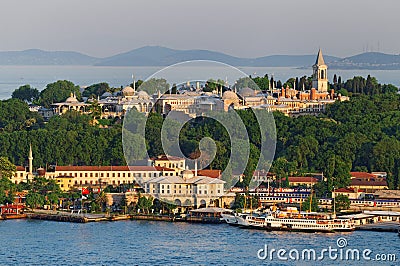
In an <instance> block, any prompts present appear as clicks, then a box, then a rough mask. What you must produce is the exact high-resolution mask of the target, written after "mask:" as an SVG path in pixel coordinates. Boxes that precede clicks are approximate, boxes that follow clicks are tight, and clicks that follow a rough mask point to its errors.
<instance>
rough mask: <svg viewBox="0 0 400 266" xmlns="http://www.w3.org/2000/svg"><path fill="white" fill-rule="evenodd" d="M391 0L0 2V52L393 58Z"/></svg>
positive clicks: (399, 41) (399, 6)
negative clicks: (370, 54) (369, 53)
mask: <svg viewBox="0 0 400 266" xmlns="http://www.w3.org/2000/svg"><path fill="white" fill-rule="evenodd" d="M399 10H400V1H397V0H379V1H378V0H375V1H372V0H336V1H327V0H325V1H324V0H319V1H316V0H271V1H267V0H259V1H255V0H250V1H249V0H246V1H234V0H230V1H228V0H214V1H210V0H196V1H193V0H159V1H151V0H105V1H103V0H65V1H61V0H34V1H33V0H3V1H1V3H0V34H1V39H0V40H1V41H0V50H1V51H5V50H24V49H30V48H39V49H44V50H73V51H79V52H83V53H86V54H89V55H92V56H109V55H113V54H116V53H119V52H125V51H129V50H131V49H135V48H139V47H142V46H145V45H160V46H166V47H170V48H176V49H209V50H215V51H221V52H225V53H228V54H231V55H234V56H241V57H257V56H263V55H271V54H314V53H316V50H317V49H318V48H319V47H321V48H322V49H323V51H324V53H325V54H330V55H337V56H348V55H353V54H356V53H361V52H363V51H364V50H366V49H367V47H368V50H373V51H378V48H379V51H381V52H387V53H395V54H399V53H400V14H399Z"/></svg>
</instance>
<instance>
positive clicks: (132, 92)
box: [122, 86, 135, 96]
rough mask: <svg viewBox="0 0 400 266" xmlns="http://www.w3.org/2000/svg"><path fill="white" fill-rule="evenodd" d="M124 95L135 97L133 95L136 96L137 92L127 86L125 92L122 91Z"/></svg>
mask: <svg viewBox="0 0 400 266" xmlns="http://www.w3.org/2000/svg"><path fill="white" fill-rule="evenodd" d="M122 94H123V95H124V96H133V94H135V90H134V89H133V88H132V87H130V86H126V87H125V88H124V89H123V90H122Z"/></svg>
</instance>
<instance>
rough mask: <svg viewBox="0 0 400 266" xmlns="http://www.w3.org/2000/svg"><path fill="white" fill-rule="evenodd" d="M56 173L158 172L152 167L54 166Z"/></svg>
mask: <svg viewBox="0 0 400 266" xmlns="http://www.w3.org/2000/svg"><path fill="white" fill-rule="evenodd" d="M56 171H58V172H60V171H93V172H96V171H159V170H158V169H157V168H156V167H153V166H56Z"/></svg>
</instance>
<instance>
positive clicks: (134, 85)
mask: <svg viewBox="0 0 400 266" xmlns="http://www.w3.org/2000/svg"><path fill="white" fill-rule="evenodd" d="M132 82H133V83H132V85H133V86H132V87H133V93H135V92H136V83H135V75H134V74H132Z"/></svg>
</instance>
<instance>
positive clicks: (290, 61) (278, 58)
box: [0, 46, 400, 70]
mask: <svg viewBox="0 0 400 266" xmlns="http://www.w3.org/2000/svg"><path fill="white" fill-rule="evenodd" d="M315 58H316V54H312V55H270V56H264V57H258V58H240V57H235V56H231V55H227V54H224V53H220V52H215V51H208V50H175V49H170V48H166V47H161V46H145V47H141V48H138V49H134V50H131V51H129V52H125V53H120V54H117V55H113V56H110V57H106V58H96V57H92V56H88V55H85V54H82V53H78V52H69V51H54V52H52V51H43V50H39V49H30V50H25V51H6V52H0V65H95V66H168V65H172V64H175V63H178V62H183V61H189V60H214V61H219V62H223V63H226V64H229V65H233V66H253V67H300V68H301V67H307V68H308V67H310V66H311V65H312V64H314V62H315ZM324 59H325V62H326V63H327V64H328V67H329V68H330V69H382V70H385V69H400V55H391V54H384V53H376V52H370V53H363V54H359V55H355V56H351V57H346V58H339V57H334V56H329V55H324Z"/></svg>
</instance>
